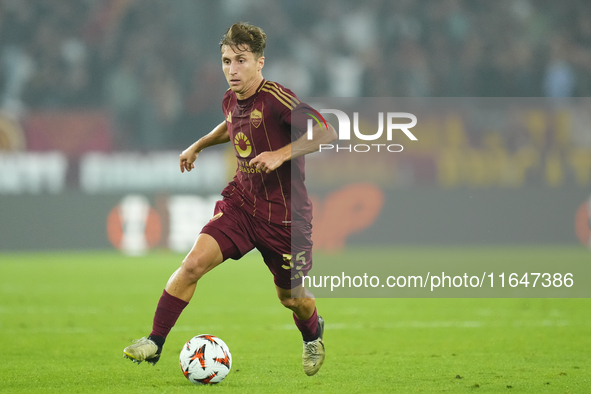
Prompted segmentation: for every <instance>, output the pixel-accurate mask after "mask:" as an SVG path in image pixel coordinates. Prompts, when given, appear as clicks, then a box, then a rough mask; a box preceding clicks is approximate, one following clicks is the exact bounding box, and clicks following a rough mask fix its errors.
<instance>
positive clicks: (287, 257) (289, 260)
mask: <svg viewBox="0 0 591 394" xmlns="http://www.w3.org/2000/svg"><path fill="white" fill-rule="evenodd" d="M305 254H306V251H305V250H302V251H301V252H299V253H298V254H296V255H295V262H294V261H293V260H294V259H293V256H292V255H291V254H289V253H284V254H283V261H285V263H286V264H284V265H282V266H281V268H283V269H286V270H289V269H292V268H295V269H296V271H300V270H301V269H302V268H304V267H305V266H306V264H307V263H306V256H305Z"/></svg>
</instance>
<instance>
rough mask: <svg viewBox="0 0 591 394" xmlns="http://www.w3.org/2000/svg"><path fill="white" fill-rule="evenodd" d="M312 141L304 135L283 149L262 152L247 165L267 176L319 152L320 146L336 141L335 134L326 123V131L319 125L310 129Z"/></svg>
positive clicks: (331, 127) (332, 128)
mask: <svg viewBox="0 0 591 394" xmlns="http://www.w3.org/2000/svg"><path fill="white" fill-rule="evenodd" d="M312 132H313V136H312V139H308V135H307V134H304V135H302V136H301V137H300V138H299V139H297V140H296V141H294V142H293V143H291V144H288V145H285V146H284V147H283V148H280V149H277V150H276V151H267V152H263V153H261V154H260V155H258V156H256V157H255V158H254V159H252V160H251V161H250V163H249V165H251V166H252V165H256V168H257V169H259V170H261V171H265V172H266V173H267V174H268V173H270V172H271V171H274V170H276V169H277V168H279V166H280V165H282V164H283V163H285V162H286V161H289V160H291V159H295V158H296V157H300V156H303V155H307V154H308V153H312V152H316V151H318V150H319V148H320V145H322V144H330V143H331V142H333V141H334V140H336V139H337V136H338V135H337V132H336V130H335V129H334V127H333V126H332V125H331V124H330V123H328V130H325V129H324V128H321V127H320V126H319V125H316V126H314V128H313V129H312Z"/></svg>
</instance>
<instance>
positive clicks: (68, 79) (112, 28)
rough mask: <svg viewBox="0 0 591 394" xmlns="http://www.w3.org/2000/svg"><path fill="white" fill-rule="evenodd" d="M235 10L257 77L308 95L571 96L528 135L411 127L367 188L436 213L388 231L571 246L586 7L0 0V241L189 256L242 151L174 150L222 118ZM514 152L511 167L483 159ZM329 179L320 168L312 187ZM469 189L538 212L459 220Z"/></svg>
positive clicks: (584, 116) (579, 186) (588, 46)
mask: <svg viewBox="0 0 591 394" xmlns="http://www.w3.org/2000/svg"><path fill="white" fill-rule="evenodd" d="M269 15H272V17H269ZM236 20H247V21H250V22H252V23H254V24H259V25H261V26H263V27H264V29H265V31H266V32H267V34H268V37H269V42H268V48H267V51H266V56H267V64H266V67H265V72H264V75H265V77H266V78H268V79H271V80H276V81H278V82H280V83H283V84H285V85H286V86H289V87H290V88H292V89H293V90H294V91H295V92H297V93H298V95H299V96H300V97H513V98H515V97H553V98H560V97H562V98H563V99H562V100H561V101H560V106H561V108H562V110H561V111H554V112H553V113H551V114H548V112H547V111H545V110H544V108H542V106H538V107H536V105H537V104H533V107H531V106H530V108H529V111H530V112H528V113H526V114H525V115H524V119H525V120H524V123H526V125H525V126H523V127H521V129H519V130H516V129H515V127H517V126H515V125H511V126H510V127H509V129H505V130H497V129H494V128H492V129H483V128H482V127H480V128H478V127H471V125H464V127H454V126H453V125H452V126H450V125H449V124H450V120H449V117H450V116H449V115H450V114H447V117H445V116H444V117H442V118H439V119H438V118H432V119H430V120H429V122H430V123H429V122H422V123H421V124H419V126H418V127H419V128H418V130H420V131H419V133H421V138H419V141H420V142H421V143H422V144H423V145H421V147H419V149H415V150H414V152H413V151H410V152H409V153H408V154H407V152H405V153H404V154H405V156H400V157H402V159H399V158H397V159H394V160H395V163H389V167H390V168H391V169H392V171H393V172H394V173H395V175H396V176H392V177H390V178H388V179H387V180H382V182H381V183H380V181H379V180H376V182H377V184H378V186H380V187H382V188H384V189H385V190H386V189H387V190H386V191H387V193H390V194H389V195H390V196H391V198H392V199H393V200H394V201H396V199H398V201H407V202H410V201H419V200H420V201H422V206H423V207H431V206H434V205H440V207H441V208H440V209H436V210H432V211H421V206H420V205H417V206H415V207H414V208H413V207H412V206H411V208H410V209H408V214H407V215H406V216H404V215H403V216H402V217H400V216H399V217H397V220H398V222H397V223H399V224H400V226H399V227H400V228H405V229H408V228H414V229H415V231H414V233H408V232H407V231H403V232H401V233H400V234H399V236H400V237H398V238H396V237H394V238H395V239H394V240H391V241H390V242H393V243H397V242H398V243H407V242H409V241H410V240H415V243H417V242H418V243H421V242H423V243H430V244H445V243H449V242H452V243H455V244H462V243H475V242H476V243H481V244H482V243H493V244H495V243H513V244H519V243H532V242H533V243H548V242H554V243H574V242H577V237H576V235H575V230H574V229H575V223H574V220H575V219H574V217H575V213H576V212H577V209H578V208H579V206H580V205H581V204H583V203H584V202H585V200H586V199H587V194H588V191H589V186H590V184H591V159H590V157H591V133H590V132H589V131H588V129H587V128H586V127H585V125H586V124H587V122H588V121H589V113H590V112H591V111H589V109H590V108H591V107H590V105H589V102H588V100H587V99H585V97H587V96H589V95H590V93H591V11H590V9H589V7H588V4H587V3H586V2H585V1H578V0H569V1H566V2H561V3H560V4H559V3H558V2H554V1H529V0H518V1H498V2H489V1H459V0H446V1H419V0H405V1H400V2H387V1H369V2H364V3H359V2H355V1H324V2H312V1H285V2H283V1H282V2H276V1H230V0H227V1H190V0H187V1H185V0H178V1H175V2H165V1H157V0H142V1H134V0H104V1H98V0H94V1H93V0H86V1H78V0H60V1H55V2H51V3H43V2H38V1H29V0H25V1H11V0H2V1H0V59H1V67H0V107H1V110H2V112H1V117H0V121H1V122H0V148H1V149H2V151H1V152H2V153H1V154H0V203H1V205H0V207H1V208H0V223H2V224H1V226H0V235H1V236H0V248H1V249H2V250H30V249H71V248H74V249H97V248H99V249H100V248H111V247H112V244H115V245H117V246H121V245H122V242H124V238H125V237H124V236H123V234H122V231H123V230H122V229H123V228H128V229H129V228H135V229H136V230H135V231H136V232H144V233H145V234H148V233H150V236H147V235H145V236H144V237H142V236H140V235H137V234H136V236H135V238H137V239H136V241H129V242H132V243H134V242H136V243H137V242H139V244H138V245H136V246H133V247H131V246H130V247H131V248H132V249H133V248H134V247H136V248H139V249H138V250H144V249H146V247H158V246H159V247H169V248H172V249H173V250H175V251H180V252H182V251H185V250H187V249H188V248H189V247H190V245H191V243H192V239H193V238H194V236H195V234H197V233H198V231H199V228H200V226H201V224H202V223H203V222H204V221H206V220H207V218H208V217H209V215H210V212H211V211H210V209H211V208H210V207H211V203H212V201H213V200H214V199H215V197H213V196H215V195H217V193H218V192H219V190H220V189H221V187H222V186H223V185H224V184H225V182H226V181H227V179H228V178H229V177H230V175H231V172H232V171H233V163H232V158H231V152H229V150H231V148H229V150H226V151H224V150H223V149H221V150H216V149H212V150H211V152H207V153H205V154H203V155H202V156H201V157H200V159H199V161H198V163H197V164H198V167H197V171H195V172H193V173H192V174H191V176H181V174H180V173H178V170H177V167H176V160H177V155H178V152H180V151H181V150H182V149H184V148H185V147H186V146H187V145H188V144H190V143H192V142H193V141H195V140H196V139H198V138H199V137H201V136H202V135H204V134H205V133H207V132H208V131H209V130H210V129H211V128H212V126H213V125H215V124H216V123H217V122H219V120H220V116H221V115H220V114H221V112H220V103H219V98H220V97H221V96H222V94H223V92H224V91H225V89H226V82H225V80H224V78H223V74H222V73H221V71H220V65H219V53H218V45H217V42H218V41H219V38H220V36H221V35H222V34H223V32H224V29H225V28H226V27H227V26H229V25H230V24H231V23H233V22H234V21H236ZM576 96H580V97H579V98H577V99H576V100H575V99H572V97H576ZM569 97H571V99H568V98H569ZM453 115H454V114H453V113H452V114H451V116H453ZM423 119H424V118H423ZM455 121H456V122H457V119H456V120H455ZM453 122H454V119H452V120H451V123H453ZM459 122H460V123H461V122H462V119H460V120H459ZM425 124H426V126H425ZM446 124H447V125H446ZM421 127H423V128H422V129H421ZM505 127H507V126H505ZM511 127H513V128H511ZM450 152H452V153H450ZM524 155H525V156H526V159H524V160H526V161H527V160H530V162H531V163H530V164H528V165H526V166H525V167H524V166H523V165H512V164H511V163H516V160H518V159H519V158H520V157H523V156H524ZM507 157H508V158H510V159H511V160H513V159H515V160H513V162H511V160H509V161H508V162H507V163H509V164H507V166H508V168H507V169H506V171H505V173H504V174H503V173H502V171H497V172H496V173H495V172H494V171H490V170H487V168H488V169H490V168H492V167H495V165H497V164H498V161H499V160H501V159H502V158H507ZM527 157H530V159H527ZM505 161H507V160H505ZM522 161H523V160H522ZM351 171H353V172H355V171H357V172H358V175H360V176H363V174H369V173H370V172H369V171H364V169H363V168H362V166H359V167H358V168H357V169H352V170H351ZM334 173H335V172H334V168H330V166H327V167H326V168H325V175H324V176H322V172H320V173H318V172H315V173H314V176H313V177H312V179H311V180H310V183H309V186H310V188H311V190H312V191H314V188H315V187H316V186H318V185H320V186H325V185H326V180H327V179H329V178H331V177H333V175H334ZM374 173H379V171H374ZM333 178H334V177H333ZM315 179H316V180H318V182H316V183H315ZM394 192H397V194H392V193H394ZM128 195H131V197H132V198H131V199H126V196H128ZM474 196H477V197H478V196H482V197H483V198H488V199H489V200H490V201H491V202H493V203H492V204H488V205H487V207H486V209H484V210H479V212H480V216H478V215H476V216H477V217H478V219H477V220H478V221H480V223H482V224H483V226H482V227H483V228H484V227H486V226H485V224H486V221H487V219H490V218H495V217H498V216H499V214H501V215H507V214H510V215H511V217H512V218H513V219H514V220H513V221H512V222H511V223H522V224H523V223H528V222H530V223H531V226H530V227H528V226H521V227H519V226H517V227H518V228H516V229H515V231H514V232H510V233H507V229H508V228H511V227H514V226H508V225H507V224H508V223H507V222H506V221H505V222H503V221H502V220H497V221H496V222H497V224H496V225H495V224H494V223H493V224H491V226H492V227H487V230H486V232H485V233H479V232H478V231H477V230H478V225H477V224H473V225H472V226H469V227H465V226H464V227H463V228H462V226H461V223H460V222H458V221H456V220H454V218H458V217H461V216H462V210H464V209H465V208H466V204H461V203H460V204H455V205H454V206H447V205H445V201H464V200H465V199H466V198H470V199H472V198H474ZM426 197H430V198H431V200H429V199H428V198H427V199H425V198H426ZM477 200H478V198H477ZM544 200H547V201H546V202H544ZM123 201H127V202H128V204H127V205H125V207H127V208H126V209H127V211H126V212H128V214H129V212H133V213H131V214H129V215H131V216H125V215H124V214H123V213H122V212H123V211H122V210H121V206H123V205H121V204H122V202H123ZM494 201H496V203H494ZM538 201H539V203H540V204H541V205H540V206H539V207H538V211H537V213H536V211H532V208H531V207H532V206H535V205H536V204H537V203H538ZM442 202H444V203H443V205H442ZM552 202H553V203H552ZM548 204H550V205H548ZM403 205H404V204H403ZM406 206H408V205H406ZM507 206H513V207H514V208H513V209H512V210H511V211H510V212H507V211H506V207H507ZM116 207H118V208H116ZM445 207H447V208H445ZM528 207H529V210H528ZM522 208H523V209H522ZM504 209H505V210H504ZM581 209H582V211H581V212H580V216H581V218H582V219H581V220H583V221H584V219H585V218H586V217H588V209H587V208H581ZM114 211H115V212H114ZM402 211H403V212H404V210H402ZM421 212H423V213H424V214H423V215H422V216H421ZM542 212H545V214H542ZM550 212H552V214H551V215H549V213H550ZM473 213H475V212H473ZM109 215H110V216H109ZM515 215H516V216H515ZM120 216H121V217H123V216H125V218H126V219H122V218H121V217H120ZM148 216H150V218H151V219H150V220H148ZM464 216H466V215H464ZM468 216H469V215H468ZM109 217H110V218H111V219H110V221H109V223H110V224H107V222H108V218H109ZM427 217H428V219H427ZM544 219H545V220H544ZM125 220H128V221H131V222H134V223H136V225H135V226H126V225H124V224H123V223H124V222H125ZM475 220H476V219H475ZM532 220H533V222H532ZM131 222H130V223H131ZM148 222H149V223H148ZM493 222H494V220H493ZM32 223H35V226H31V224H32ZM125 223H127V222H125ZM147 223H148V224H147ZM475 223H476V222H475ZM418 224H420V226H419V225H418ZM425 224H429V225H428V226H425ZM442 226H443V227H442ZM495 226H496V227H495ZM582 228H583V229H582V230H581V231H582V232H580V234H579V235H580V238H581V239H582V241H583V242H584V243H586V242H587V240H588V236H589V232H588V231H587V228H585V225H584V224H583V225H582ZM107 229H111V230H110V233H109V234H108V233H107ZM475 230H476V231H475ZM130 231H131V230H130ZM179 234H189V235H185V236H184V238H182V239H181V238H179V237H183V236H181V235H179ZM371 234H372V233H371V232H370V233H366V238H365V239H368V238H373V236H372V235H371ZM405 234H406V235H405ZM450 234H456V236H455V237H454V236H451V237H450V236H449V235H450ZM130 237H131V238H133V237H134V236H133V235H130ZM125 242H127V241H125Z"/></svg>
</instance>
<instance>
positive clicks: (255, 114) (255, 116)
mask: <svg viewBox="0 0 591 394" xmlns="http://www.w3.org/2000/svg"><path fill="white" fill-rule="evenodd" d="M250 122H251V123H252V125H253V126H254V127H256V128H258V127H259V126H260V125H261V123H262V122H263V114H262V112H261V111H259V110H258V109H255V110H254V111H252V112H251V113H250Z"/></svg>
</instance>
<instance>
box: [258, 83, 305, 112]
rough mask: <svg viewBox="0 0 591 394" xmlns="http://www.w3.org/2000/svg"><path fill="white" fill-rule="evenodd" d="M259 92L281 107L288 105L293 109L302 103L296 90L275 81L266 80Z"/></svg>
mask: <svg viewBox="0 0 591 394" xmlns="http://www.w3.org/2000/svg"><path fill="white" fill-rule="evenodd" d="M259 94H262V95H263V96H264V97H265V98H266V100H267V101H269V102H270V103H272V104H275V105H277V106H278V107H279V108H284V107H287V108H288V109H290V110H293V109H294V108H295V107H297V106H298V104H300V100H298V97H297V96H296V95H295V93H294V92H292V91H291V90H289V89H288V88H286V87H285V86H282V85H281V84H278V83H277V82H273V81H266V80H265V81H264V82H263V84H262V85H261V87H260V88H259Z"/></svg>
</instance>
